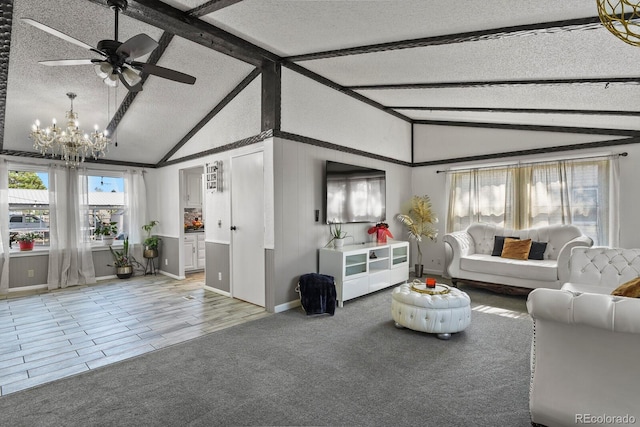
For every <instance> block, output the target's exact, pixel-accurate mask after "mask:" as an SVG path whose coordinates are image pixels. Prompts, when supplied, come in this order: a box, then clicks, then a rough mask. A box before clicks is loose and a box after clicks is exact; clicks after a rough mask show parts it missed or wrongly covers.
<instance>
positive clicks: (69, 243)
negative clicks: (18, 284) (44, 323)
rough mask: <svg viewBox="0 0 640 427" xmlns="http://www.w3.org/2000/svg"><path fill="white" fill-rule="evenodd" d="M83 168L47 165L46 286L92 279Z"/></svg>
mask: <svg viewBox="0 0 640 427" xmlns="http://www.w3.org/2000/svg"><path fill="white" fill-rule="evenodd" d="M87 187H88V177H87V173H86V170H84V169H83V170H78V169H73V168H71V169H69V168H67V167H65V166H58V165H52V166H51V167H50V168H49V221H50V227H49V228H50V242H49V245H50V247H49V272H48V280H47V281H48V284H49V289H56V288H66V287H67V286H74V285H83V284H89V283H95V282H96V275H95V269H94V266H93V256H92V251H91V243H90V240H89V227H88V219H89V193H88V189H87Z"/></svg>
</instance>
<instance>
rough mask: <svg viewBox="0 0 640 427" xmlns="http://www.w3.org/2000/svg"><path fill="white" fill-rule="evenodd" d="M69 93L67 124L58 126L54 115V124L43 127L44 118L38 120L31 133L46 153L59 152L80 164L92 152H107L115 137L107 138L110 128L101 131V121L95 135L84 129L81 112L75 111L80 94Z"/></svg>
mask: <svg viewBox="0 0 640 427" xmlns="http://www.w3.org/2000/svg"><path fill="white" fill-rule="evenodd" d="M67 97H68V98H69V99H70V100H71V109H70V110H69V111H67V114H66V118H67V126H66V128H65V129H64V130H62V131H61V130H60V128H58V127H57V126H56V119H53V120H52V126H51V127H47V128H46V129H44V130H42V129H40V121H39V120H36V122H35V125H34V126H32V131H31V133H30V135H29V136H30V137H31V139H33V148H35V149H36V150H38V151H40V153H41V154H42V155H43V156H46V155H47V154H49V153H51V155H52V157H56V156H59V157H60V159H62V160H64V161H65V163H66V164H67V165H70V166H71V167H77V166H78V165H79V164H80V163H82V162H84V159H85V157H86V156H92V157H93V158H94V159H98V157H103V156H105V155H106V153H107V151H108V149H109V144H111V141H110V140H109V138H107V134H106V132H104V133H100V132H98V126H97V125H96V127H95V129H96V130H95V132H93V133H92V134H91V135H89V134H87V133H84V132H82V131H81V130H80V122H79V121H78V113H76V112H74V111H73V100H74V99H75V97H76V94H75V93H72V92H69V93H67Z"/></svg>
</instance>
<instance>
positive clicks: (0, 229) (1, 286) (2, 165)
mask: <svg viewBox="0 0 640 427" xmlns="http://www.w3.org/2000/svg"><path fill="white" fill-rule="evenodd" d="M0 265H1V266H2V267H1V270H0V293H6V292H9V170H8V167H7V161H6V160H4V159H0Z"/></svg>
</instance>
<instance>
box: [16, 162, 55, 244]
mask: <svg viewBox="0 0 640 427" xmlns="http://www.w3.org/2000/svg"><path fill="white" fill-rule="evenodd" d="M48 185H49V174H48V172H46V171H42V170H38V169H30V168H24V169H23V168H20V169H17V168H15V169H12V170H10V171H9V247H11V248H16V247H17V243H16V237H17V236H18V234H19V233H26V232H34V233H36V234H37V235H38V236H39V238H38V239H36V240H35V246H36V247H48V246H49V190H48Z"/></svg>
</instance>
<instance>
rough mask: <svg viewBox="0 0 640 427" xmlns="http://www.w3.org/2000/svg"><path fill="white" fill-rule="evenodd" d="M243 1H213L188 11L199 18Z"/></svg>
mask: <svg viewBox="0 0 640 427" xmlns="http://www.w3.org/2000/svg"><path fill="white" fill-rule="evenodd" d="M241 1H242V0H211V1H208V2H206V3H204V4H201V5H200V6H198V7H194V8H193V9H191V10H188V11H187V14H189V15H191V16H193V17H195V18H198V17H200V16H205V15H208V14H210V13H213V12H216V11H218V10H220V9H224V8H225V7H228V6H231V5H234V4H236V3H240V2H241Z"/></svg>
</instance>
